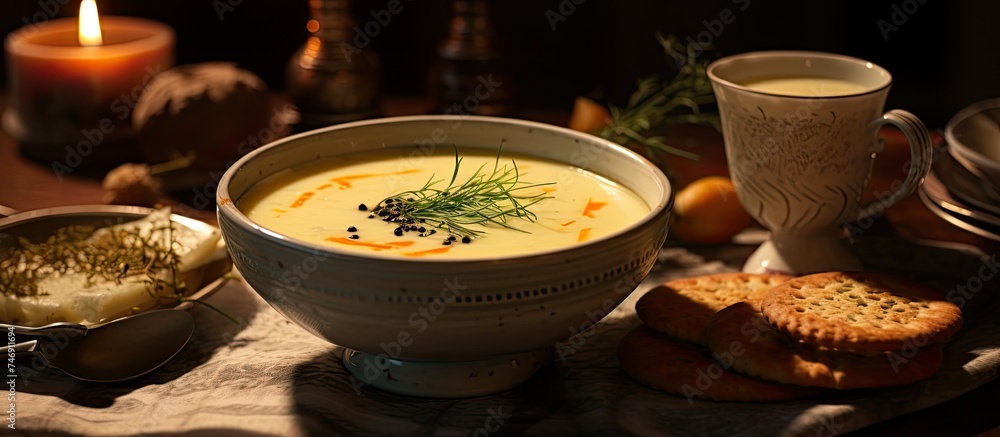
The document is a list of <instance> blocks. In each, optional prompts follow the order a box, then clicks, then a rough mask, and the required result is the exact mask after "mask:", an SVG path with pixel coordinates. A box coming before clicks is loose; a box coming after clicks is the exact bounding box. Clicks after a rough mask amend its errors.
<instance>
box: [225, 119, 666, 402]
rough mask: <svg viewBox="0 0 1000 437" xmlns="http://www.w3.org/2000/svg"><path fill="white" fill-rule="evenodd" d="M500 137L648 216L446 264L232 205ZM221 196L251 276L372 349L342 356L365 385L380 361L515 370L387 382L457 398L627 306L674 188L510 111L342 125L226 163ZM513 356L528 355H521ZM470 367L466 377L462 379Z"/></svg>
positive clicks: (524, 372) (661, 232)
mask: <svg viewBox="0 0 1000 437" xmlns="http://www.w3.org/2000/svg"><path fill="white" fill-rule="evenodd" d="M501 139H505V142H504V146H503V147H504V151H506V152H512V153H520V154H527V155H533V156H538V157H543V158H548V159H551V160H555V161H559V162H564V163H568V164H572V165H575V166H577V167H580V168H583V169H587V170H590V171H593V172H595V173H597V174H599V175H603V176H605V177H608V178H610V179H612V180H614V181H617V182H619V183H621V184H623V185H624V186H626V187H628V188H630V189H631V190H633V191H634V192H635V193H636V194H637V195H638V196H639V197H640V198H641V199H642V200H643V201H645V202H646V203H647V204H648V205H649V207H650V208H651V211H650V212H649V213H648V214H646V215H644V216H642V217H635V222H634V223H632V224H631V225H629V226H628V227H627V228H625V229H623V230H621V231H620V232H617V233H615V234H613V235H610V236H607V237H606V238H599V239H595V240H593V241H588V242H586V243H583V244H580V245H578V246H574V247H571V248H566V249H561V250H550V251H545V252H538V253H534V254H531V255H528V256H518V257H506V258H494V259H476V260H461V261H454V260H440V259H431V258H415V259H390V258H385V257H378V256H374V255H373V256H365V255H364V254H357V253H348V252H345V251H341V250H338V248H337V247H332V246H320V245H316V244H310V243H306V242H304V241H300V240H296V239H294V238H290V237H287V236H284V235H282V234H281V233H280V232H278V231H276V230H272V229H266V228H263V227H261V226H259V225H257V224H255V223H254V222H253V221H251V220H250V219H248V218H247V217H246V216H245V215H244V214H243V213H242V212H241V211H240V210H239V208H238V205H239V202H240V199H241V197H242V196H243V195H244V194H246V193H247V191H248V190H249V189H251V188H252V187H253V186H254V184H255V183H257V182H258V181H260V180H262V179H264V178H266V177H268V176H270V175H272V174H274V173H276V172H278V171H281V170H284V169H287V168H292V167H296V166H299V165H302V164H306V163H311V162H313V161H318V160H325V159H330V158H331V157H335V156H338V155H343V154H349V153H356V152H363V151H367V150H375V149H382V148H400V153H401V154H410V153H414V151H415V150H416V151H417V152H416V153H419V149H415V148H414V147H415V144H418V143H419V144H425V145H426V144H438V145H440V146H444V147H451V145H452V144H457V145H460V146H463V147H476V148H485V149H490V150H495V149H496V147H497V145H498V144H500V140H501ZM217 200H218V204H219V209H218V216H219V227H220V229H222V234H223V237H224V238H225V240H226V244H227V245H228V247H229V249H230V251H231V253H232V255H233V260H234V263H235V265H236V267H237V268H238V269H239V271H240V272H241V273H242V275H243V276H244V278H245V279H246V281H247V283H248V284H249V285H250V286H251V287H252V288H253V289H254V290H256V292H257V293H258V294H260V295H261V296H262V297H263V298H264V299H265V300H266V301H267V302H268V303H269V304H270V305H271V306H272V307H274V309H276V310H277V311H278V312H279V313H281V314H282V315H284V316H285V317H286V318H288V319H289V320H291V321H293V322H295V323H297V324H298V325H300V326H301V327H302V328H304V329H305V330H307V331H309V332H311V333H313V334H315V335H317V336H319V337H321V338H324V339H326V340H329V341H330V342H332V343H335V344H338V345H341V346H346V347H348V348H351V349H354V350H356V351H361V352H363V353H367V354H369V355H371V356H374V358H375V359H377V360H378V361H377V363H375V364H374V365H373V363H371V362H370V361H369V359H370V358H373V357H371V356H368V357H366V358H364V359H363V360H361V361H358V360H357V359H354V360H353V361H352V360H350V358H351V357H352V356H353V355H354V354H355V353H356V352H354V351H351V353H350V354H348V356H346V357H345V361H348V366H349V368H350V367H351V366H354V367H353V368H352V371H353V372H354V373H355V376H357V377H359V378H363V379H364V382H366V383H368V382H372V383H375V382H376V381H375V379H376V378H377V377H379V378H380V376H377V375H375V373H376V372H375V371H371V370H370V368H377V369H378V370H379V371H381V372H382V373H387V371H386V370H385V368H387V367H388V366H389V365H390V364H393V365H396V364H399V363H412V362H431V363H437V364H440V365H439V366H435V365H433V364H431V365H428V366H424V367H420V366H417V365H415V364H414V365H411V366H409V367H408V368H407V366H402V367H401V368H399V369H397V370H396V371H395V372H394V373H392V375H391V376H392V378H386V379H388V380H391V381H396V382H398V380H399V379H401V378H404V376H403V375H404V374H405V371H406V370H413V369H414V368H419V371H417V372H415V373H411V376H412V377H413V378H414V379H419V380H424V381H428V380H432V379H433V378H444V379H447V378H446V375H442V373H443V374H450V373H454V372H462V371H466V370H468V369H469V368H470V367H469V366H464V367H463V364H462V363H470V362H478V363H480V364H482V366H480V367H479V368H483V369H485V368H487V367H489V366H493V367H489V368H490V369H491V370H490V371H489V373H490V375H493V374H494V373H497V374H499V373H503V372H501V370H504V369H506V370H508V371H510V370H511V368H520V369H521V370H517V371H515V373H516V375H513V376H509V378H508V380H507V381H505V382H496V383H494V382H488V381H487V382H484V383H483V384H480V387H479V388H477V389H475V390H471V391H462V390H459V391H457V392H456V391H455V390H453V387H452V388H449V387H448V385H449V384H451V383H450V382H447V381H444V380H442V381H443V382H440V383H438V387H429V386H428V385H429V383H426V382H425V383H424V384H423V385H420V383H419V382H414V381H411V383H413V384H417V385H418V386H416V387H414V386H411V387H409V388H405V387H404V388H400V387H385V386H383V388H388V389H390V390H394V391H398V392H402V393H407V394H416V395H428V396H455V395H458V396H462V395H472V394H482V393H487V392H491V391H497V390H500V389H503V388H509V386H511V385H516V384H517V383H519V382H520V380H523V379H525V378H527V376H530V374H531V373H534V371H535V370H537V366H538V365H540V363H541V362H542V361H543V360H541V359H540V357H543V356H544V352H539V351H544V350H548V349H550V348H551V347H552V346H553V345H554V344H555V343H556V342H559V341H560V340H564V339H566V338H568V337H569V336H570V335H572V334H573V333H574V332H575V331H579V330H580V329H581V327H582V328H586V327H588V326H589V325H591V324H593V323H595V322H596V321H597V320H599V319H600V318H602V317H603V316H604V315H605V314H607V313H608V312H610V310H611V309H613V308H614V307H616V306H617V305H618V304H619V303H621V301H622V300H623V299H624V298H625V297H626V296H627V295H628V294H629V293H630V292H631V291H632V290H634V289H635V287H636V286H637V285H638V284H639V283H640V282H641V280H642V279H643V278H644V277H645V276H646V275H647V274H648V272H649V270H650V269H651V268H652V266H653V263H654V262H655V261H656V255H657V253H658V251H659V249H660V246H661V245H662V244H663V242H664V240H665V238H666V234H667V222H668V219H669V215H670V210H671V207H672V202H673V194H672V190H671V187H670V184H669V182H668V181H667V178H666V177H665V176H664V175H663V173H662V172H661V171H660V170H658V169H657V168H656V166H654V165H653V164H651V163H650V162H648V161H647V160H645V159H644V158H642V157H640V156H639V155H637V154H635V153H633V152H631V151H629V150H627V149H625V148H624V147H621V146H619V145H617V144H614V143H611V142H609V141H606V140H603V139H601V138H597V137H594V136H591V135H587V134H583V133H579V132H576V131H571V130H569V129H564V128H559V127H554V126H550V125H546V124H541V123H534V122H528V121H521V120H513V119H503V118H493V117H472V116H469V117H455V116H412V117H396V118H385V119H376V120H369V121H361V122H355V123H348V124H342V125H337V126H333V127H328V128H324V129H320V130H316V131H311V132H306V133H303V134H299V135H295V136H292V137H289V138H285V139H282V140H279V141H276V142H274V143H271V144H269V145H266V146H263V147H261V148H259V149H257V150H255V151H253V152H251V153H249V154H247V155H246V156H244V157H243V158H242V159H240V160H239V161H238V162H237V163H236V164H235V165H233V166H232V167H230V168H229V170H228V171H227V172H226V173H225V175H224V176H223V178H222V179H221V181H220V182H219V188H218V199H217ZM456 295H457V299H452V298H453V297H454V296H456ZM512 354H522V355H520V357H521V359H520V361H518V359H517V358H516V356H517V355H512ZM523 354H527V355H523ZM512 356H514V357H515V358H510V357H512ZM525 361H530V362H528V363H526V362H525ZM447 363H451V364H447ZM484 363H491V364H489V366H486V364H484ZM456 365H457V366H458V367H457V368H456V367H455V366H456ZM449 366H450V367H449ZM496 366H499V368H496ZM425 367H428V368H429V369H428V368H425ZM446 368H447V369H450V370H447V371H443V372H438V374H437V375H436V376H435V375H433V374H434V369H446ZM456 369H457V370H456ZM366 370H369V372H367V373H366V372H365V371H366ZM494 370H496V372H494ZM466 375H467V374H462V375H461V379H462V380H463V381H466V382H465V383H466V384H469V382H468V381H467V377H466ZM483 375H484V376H485V375H486V372H483ZM499 378H500V377H499V376H498V379H499ZM382 382H385V380H384V379H383V380H382ZM452 382H454V381H452ZM393 383H395V382H393ZM397 385H398V384H397ZM472 385H476V384H472Z"/></svg>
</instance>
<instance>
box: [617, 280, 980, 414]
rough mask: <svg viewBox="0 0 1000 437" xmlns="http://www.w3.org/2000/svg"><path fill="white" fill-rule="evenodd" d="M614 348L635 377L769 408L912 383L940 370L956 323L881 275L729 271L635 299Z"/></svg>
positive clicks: (932, 300) (955, 313)
mask: <svg viewBox="0 0 1000 437" xmlns="http://www.w3.org/2000/svg"><path fill="white" fill-rule="evenodd" d="M636 313H637V314H638V316H639V318H640V319H641V320H642V321H643V325H642V326H639V327H638V328H636V329H634V330H633V331H631V332H629V333H628V334H627V335H626V336H625V337H624V338H623V339H622V341H621V343H620V344H619V347H618V359H619V362H620V364H621V366H622V369H623V370H624V371H625V373H627V374H628V375H629V376H631V377H632V378H633V379H635V380H637V381H639V382H641V383H643V384H646V385H649V386H651V387H653V388H657V389H661V390H664V391H667V392H670V393H674V394H679V395H683V396H685V397H687V398H688V400H692V399H695V398H698V399H711V400H715V401H736V402H766V401H778V400H786V399H793V398H799V397H804V396H809V395H813V394H816V393H818V392H820V391H822V390H823V389H851V388H867V387H884V386H892V385H902V384H909V383H912V382H916V381H919V380H921V379H924V378H927V377H929V376H931V375H933V374H934V373H935V372H937V370H938V369H939V368H940V366H941V362H942V354H941V344H942V343H943V342H945V341H946V340H948V339H949V338H950V337H951V336H952V335H954V334H955V333H956V332H957V331H958V329H959V328H960V327H961V324H962V314H961V311H960V310H959V308H958V307H957V306H955V305H954V304H952V303H951V302H948V301H947V300H946V299H945V298H944V296H942V295H941V294H940V293H938V292H936V291H934V290H931V289H929V288H927V287H924V286H922V285H920V284H915V283H913V282H910V281H906V280H903V279H901V278H896V277H893V276H889V275H884V274H877V273H855V272H828V273H819V274H814V275H808V276H802V277H798V278H793V277H790V276H784V275H754V274H744V273H726V274H717V275H708V276H700V277H694V278H685V279H680V280H676V281H671V282H668V283H666V284H663V285H661V286H659V287H656V288H654V289H653V290H650V291H649V292H648V293H647V294H646V295H644V296H643V297H642V298H640V299H639V301H638V302H637V303H636Z"/></svg>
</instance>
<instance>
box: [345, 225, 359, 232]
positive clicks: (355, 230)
mask: <svg viewBox="0 0 1000 437" xmlns="http://www.w3.org/2000/svg"><path fill="white" fill-rule="evenodd" d="M347 232H358V228H356V227H354V226H350V227H348V228H347Z"/></svg>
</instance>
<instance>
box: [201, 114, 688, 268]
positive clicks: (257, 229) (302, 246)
mask: <svg viewBox="0 0 1000 437" xmlns="http://www.w3.org/2000/svg"><path fill="white" fill-rule="evenodd" d="M456 118H458V119H461V121H462V122H463V123H464V122H467V121H470V122H482V123H494V124H507V125H518V126H523V127H526V128H533V129H538V130H545V131H550V132H555V133H559V134H563V135H568V136H570V137H573V138H576V139H579V140H586V141H589V142H592V143H599V144H602V145H603V146H605V147H609V148H610V149H612V150H613V151H616V152H617V153H620V154H622V155H624V156H625V157H626V158H628V159H629V160H631V161H632V162H635V163H636V164H637V165H639V166H641V167H642V168H644V169H646V170H647V171H649V172H650V173H651V174H652V175H653V176H654V177H655V178H654V179H653V180H654V181H655V182H656V184H657V186H658V187H659V189H660V198H659V199H658V200H657V202H656V204H655V205H652V206H651V208H650V211H649V212H648V213H646V214H645V215H644V216H642V217H641V218H639V219H637V220H635V221H633V222H632V223H630V224H629V225H628V226H625V227H623V228H621V229H619V230H618V231H616V232H613V233H611V234H608V235H605V236H603V237H600V238H596V239H593V240H589V241H587V242H585V243H582V244H577V245H572V246H566V247H562V248H557V249H549V250H543V251H534V252H530V253H526V254H521V255H506V256H477V257H470V258H460V259H450V258H444V259H441V258H432V257H424V258H414V259H402V258H396V257H390V256H384V255H377V254H365V253H361V252H348V251H342V250H337V248H336V247H333V246H321V245H319V244H314V243H309V242H307V241H304V240H300V239H297V238H294V237H290V236H287V235H284V234H282V233H280V232H277V231H274V230H272V229H269V228H267V227H264V226H261V225H259V224H257V223H255V222H254V221H252V220H250V218H249V217H247V216H246V215H245V214H243V212H242V211H240V210H239V208H237V206H236V200H233V199H232V198H231V196H230V193H229V185H230V183H231V182H232V179H233V178H234V177H235V176H236V175H237V174H238V173H239V172H240V171H241V169H242V168H243V166H244V165H246V164H247V163H248V162H249V161H251V160H253V159H255V158H256V157H258V156H260V155H262V154H264V153H267V152H268V151H270V150H271V149H275V148H278V147H281V146H282V145H284V144H287V143H292V142H295V141H298V140H300V139H302V138H306V137H309V136H313V135H320V134H324V133H327V132H335V131H338V130H348V129H352V128H356V127H362V126H370V125H380V124H394V123H405V122H428V121H429V122H440V121H454V120H455V119H456ZM359 153H363V152H359ZM568 165H572V164H568ZM615 182H618V181H615ZM255 183H256V182H255ZM618 183H620V182H618ZM626 188H628V189H629V190H632V187H626ZM633 191H634V190H633ZM215 197H216V204H217V207H216V211H217V214H218V215H219V216H220V219H219V224H220V229H222V226H221V225H222V220H221V216H223V215H225V216H227V218H228V219H230V222H231V223H233V224H235V225H236V226H237V227H239V228H241V229H242V230H243V231H245V232H250V233H263V234H266V235H269V236H271V237H275V238H273V241H275V242H276V243H278V244H281V245H284V246H286V247H289V248H292V249H296V250H307V251H309V252H311V253H313V254H322V255H323V256H324V257H327V258H338V259H345V260H357V261H370V262H390V263H396V262H398V263H406V264H412V263H422V264H456V265H457V264H475V263H483V262H489V263H498V262H512V261H515V260H524V259H531V258H536V257H547V256H552V255H554V254H568V253H572V252H576V251H581V250H587V249H588V248H590V247H592V246H595V245H598V244H601V243H604V242H605V241H608V240H612V239H614V238H619V237H621V236H622V235H625V234H627V233H630V232H633V231H634V230H635V229H637V228H640V227H643V226H646V225H648V224H649V223H650V222H652V221H654V219H656V217H658V216H659V215H661V214H665V213H666V214H669V213H670V212H671V211H672V210H673V203H674V189H673V186H672V184H671V183H670V181H669V179H667V176H666V175H665V174H664V173H663V171H662V170H660V169H659V168H658V167H656V165H655V164H653V163H652V162H650V161H649V160H648V159H646V158H645V157H643V156H641V155H639V154H638V153H636V152H634V151H632V150H629V149H628V148H626V147H624V146H622V145H620V144H617V143H615V142H612V141H610V140H606V139H604V138H600V137H597V136H594V135H590V134H587V133H584V132H580V131H575V130H572V129H569V128H564V127H560V126H555V125H551V124H547V123H541V122H535V121H528V120H521V119H515V118H505V117H492V116H479V115H461V116H457V115H406V116H396V117H381V118H374V119H368V120H361V121H355V122H349V123H341V124H336V125H332V126H327V127H323V128H319V129H313V130H309V131H306V132H301V133H298V134H295V135H291V136H288V137H285V138H281V139H279V140H276V141H273V142H271V143H268V144H266V145H263V146H261V147H258V148H256V149H254V150H252V151H250V152H249V153H247V154H246V155H244V156H242V157H241V158H240V159H239V160H237V161H236V162H235V163H234V164H233V165H231V166H230V167H229V168H228V169H226V172H225V173H224V174H223V176H222V178H221V179H219V184H218V188H217V189H216V194H215ZM223 237H225V236H224V235H223Z"/></svg>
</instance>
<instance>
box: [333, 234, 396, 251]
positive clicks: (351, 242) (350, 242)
mask: <svg viewBox="0 0 1000 437" xmlns="http://www.w3.org/2000/svg"><path fill="white" fill-rule="evenodd" d="M326 241H331V242H334V243H340V244H346V245H348V246H364V247H370V248H372V249H375V250H386V249H394V248H395V247H396V246H393V245H389V244H380V243H369V242H367V241H358V240H351V239H349V238H344V237H326Z"/></svg>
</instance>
